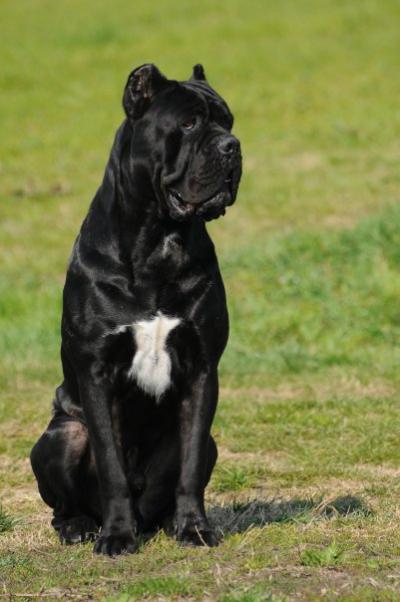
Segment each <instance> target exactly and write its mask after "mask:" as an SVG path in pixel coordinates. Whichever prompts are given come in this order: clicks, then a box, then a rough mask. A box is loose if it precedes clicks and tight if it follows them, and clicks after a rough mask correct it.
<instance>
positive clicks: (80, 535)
mask: <svg viewBox="0 0 400 602" xmlns="http://www.w3.org/2000/svg"><path fill="white" fill-rule="evenodd" d="M31 464H32V468H33V472H34V474H35V476H36V479H37V482H38V487H39V492H40V495H41V496H42V498H43V500H44V501H45V502H46V504H48V505H49V506H50V507H51V508H53V511H54V518H53V520H52V525H53V527H54V528H55V529H56V531H58V533H59V537H60V540H61V542H62V543H67V544H70V543H78V542H81V541H88V540H91V539H94V538H95V536H96V533H97V531H98V528H99V523H100V517H101V509H100V508H99V507H98V501H97V500H99V495H98V484H97V477H96V472H95V469H94V465H93V461H92V458H91V451H90V447H89V439H88V434H87V429H86V427H85V425H84V424H83V423H82V422H81V421H80V420H78V419H74V418H71V417H70V416H67V415H58V416H55V417H54V418H53V419H52V420H51V422H50V424H49V426H48V428H47V430H46V431H45V432H44V433H43V435H42V436H41V437H40V439H39V440H38V442H37V443H36V444H35V446H34V447H33V449H32V452H31Z"/></svg>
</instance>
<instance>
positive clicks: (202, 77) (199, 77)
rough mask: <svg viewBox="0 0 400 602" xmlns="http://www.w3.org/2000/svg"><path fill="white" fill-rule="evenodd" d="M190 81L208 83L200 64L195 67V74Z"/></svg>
mask: <svg viewBox="0 0 400 602" xmlns="http://www.w3.org/2000/svg"><path fill="white" fill-rule="evenodd" d="M190 79H191V80H192V81H200V82H206V81H207V78H206V74H205V72H204V67H203V65H200V63H199V64H197V65H195V66H194V67H193V73H192V77H191V78H190Z"/></svg>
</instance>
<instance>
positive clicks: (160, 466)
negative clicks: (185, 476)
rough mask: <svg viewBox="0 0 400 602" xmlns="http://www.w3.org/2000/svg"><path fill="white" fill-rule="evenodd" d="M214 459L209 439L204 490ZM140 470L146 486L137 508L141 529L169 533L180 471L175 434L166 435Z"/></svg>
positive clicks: (214, 454) (216, 454)
mask: <svg viewBox="0 0 400 602" xmlns="http://www.w3.org/2000/svg"><path fill="white" fill-rule="evenodd" d="M217 456H218V451H217V445H216V443H215V441H214V439H213V437H211V436H210V439H209V444H208V457H207V467H206V474H205V482H204V487H206V486H207V484H208V482H209V480H210V478H211V473H212V471H213V469H214V466H215V463H216V461H217ZM142 470H143V471H144V476H145V486H144V489H143V493H142V494H141V496H140V497H139V499H138V500H137V507H136V510H137V514H138V519H139V525H140V528H141V530H142V531H152V530H156V529H158V528H160V527H161V526H164V527H165V528H166V530H167V532H168V533H171V532H172V531H173V526H172V525H173V517H174V514H175V495H176V487H177V484H178V478H179V471H180V443H179V437H178V435H177V434H176V433H169V434H168V436H165V437H164V438H163V440H162V441H161V443H160V445H158V446H157V447H156V449H155V450H154V451H153V452H152V454H151V455H150V456H149V457H148V458H147V459H146V463H145V465H144V466H143V468H142ZM171 534H172V533H171Z"/></svg>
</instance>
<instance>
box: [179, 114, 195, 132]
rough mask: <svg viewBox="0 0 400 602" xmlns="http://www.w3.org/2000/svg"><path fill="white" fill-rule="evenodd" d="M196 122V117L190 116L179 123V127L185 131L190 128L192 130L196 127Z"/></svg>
mask: <svg viewBox="0 0 400 602" xmlns="http://www.w3.org/2000/svg"><path fill="white" fill-rule="evenodd" d="M197 123H198V118H197V117H191V118H190V119H186V121H184V122H183V123H182V124H181V128H182V129H184V130H186V131H187V132H189V131H190V130H193V129H194V128H195V127H196V125H197Z"/></svg>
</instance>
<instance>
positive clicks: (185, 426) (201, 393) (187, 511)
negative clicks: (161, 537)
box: [175, 370, 219, 546]
mask: <svg viewBox="0 0 400 602" xmlns="http://www.w3.org/2000/svg"><path fill="white" fill-rule="evenodd" d="M217 398H218V375H217V372H216V370H215V371H212V372H207V373H203V374H201V375H200V376H199V378H197V379H196V381H195V383H194V384H193V386H192V389H191V392H190V394H189V395H187V396H186V397H185V399H184V400H183V402H182V406H181V413H180V437H181V466H180V478H179V483H178V489H177V496H176V515H175V521H176V533H177V539H178V541H181V542H183V543H188V544H192V545H208V546H215V545H217V544H218V542H219V540H218V537H217V536H216V534H215V532H214V531H213V529H212V528H211V527H210V524H209V522H208V520H207V517H206V514H205V509H204V490H205V486H206V481H207V478H208V477H207V469H208V461H209V457H208V456H209V440H210V428H211V423H212V420H213V417H214V413H215V408H216V405H217Z"/></svg>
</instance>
